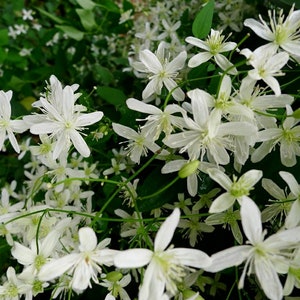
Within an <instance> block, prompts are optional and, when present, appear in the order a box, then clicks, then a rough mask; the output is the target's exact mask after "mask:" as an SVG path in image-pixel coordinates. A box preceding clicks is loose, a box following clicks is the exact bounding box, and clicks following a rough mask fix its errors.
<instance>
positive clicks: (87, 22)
mask: <svg viewBox="0 0 300 300" xmlns="http://www.w3.org/2000/svg"><path fill="white" fill-rule="evenodd" d="M76 13H77V14H78V16H79V18H80V22H81V24H82V26H83V28H84V29H85V30H87V31H90V30H92V29H93V28H95V27H96V26H97V24H96V22H95V15H94V13H93V12H92V10H90V9H83V8H77V9H76Z"/></svg>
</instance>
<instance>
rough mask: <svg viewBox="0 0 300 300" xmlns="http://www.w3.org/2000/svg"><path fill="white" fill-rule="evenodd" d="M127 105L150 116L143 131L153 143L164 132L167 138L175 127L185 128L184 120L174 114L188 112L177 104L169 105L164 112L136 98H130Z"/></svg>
mask: <svg viewBox="0 0 300 300" xmlns="http://www.w3.org/2000/svg"><path fill="white" fill-rule="evenodd" d="M126 104H127V106H128V107H129V108H130V109H132V110H135V111H139V112H142V113H146V114H149V116H148V117H146V120H147V122H146V123H145V124H144V125H143V126H142V129H143V132H145V134H146V135H147V136H149V137H152V139H153V141H155V140H157V139H158V138H159V136H160V134H161V132H164V133H165V135H166V136H167V135H169V134H170V133H171V132H172V131H173V130H174V126H175V127H182V126H183V120H182V118H181V117H179V116H174V115H173V114H175V113H177V112H180V113H182V114H184V113H186V112H185V110H184V109H182V108H181V107H180V106H178V105H176V104H170V105H167V106H166V107H165V109H164V111H162V110H161V109H159V108H158V107H156V106H154V105H151V104H146V103H144V102H142V101H139V100H137V99H134V98H129V99H128V100H127V101H126Z"/></svg>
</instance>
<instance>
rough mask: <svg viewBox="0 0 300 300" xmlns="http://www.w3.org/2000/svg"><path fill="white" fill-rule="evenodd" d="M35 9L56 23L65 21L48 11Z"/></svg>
mask: <svg viewBox="0 0 300 300" xmlns="http://www.w3.org/2000/svg"><path fill="white" fill-rule="evenodd" d="M37 10H38V11H39V12H40V13H41V14H43V15H44V16H46V17H48V18H50V19H51V20H52V21H54V22H55V23H57V24H64V23H65V21H64V20H63V19H61V18H59V17H57V16H55V15H52V14H51V13H49V12H47V11H45V10H43V9H41V8H37Z"/></svg>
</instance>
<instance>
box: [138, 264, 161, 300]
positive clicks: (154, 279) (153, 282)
mask: <svg viewBox="0 0 300 300" xmlns="http://www.w3.org/2000/svg"><path fill="white" fill-rule="evenodd" d="M164 289H165V281H164V278H163V276H162V275H161V274H160V273H159V270H158V269H157V266H156V264H155V263H154V262H151V263H150V264H149V266H148V267H147V269H146V271H145V274H144V278H143V283H142V286H141V287H140V291H139V299H140V300H142V299H143V300H144V299H145V300H156V299H162V295H163V292H164Z"/></svg>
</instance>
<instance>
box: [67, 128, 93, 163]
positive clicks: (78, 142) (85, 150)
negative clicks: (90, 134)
mask: <svg viewBox="0 0 300 300" xmlns="http://www.w3.org/2000/svg"><path fill="white" fill-rule="evenodd" d="M69 134H70V139H71V141H72V143H73V145H74V147H75V148H76V150H77V151H78V152H79V153H80V154H81V155H82V156H83V157H88V156H90V153H91V151H90V149H89V147H88V145H87V143H86V142H85V140H84V138H83V137H82V136H81V135H80V133H79V132H78V131H76V130H75V129H74V130H70V133H69Z"/></svg>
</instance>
